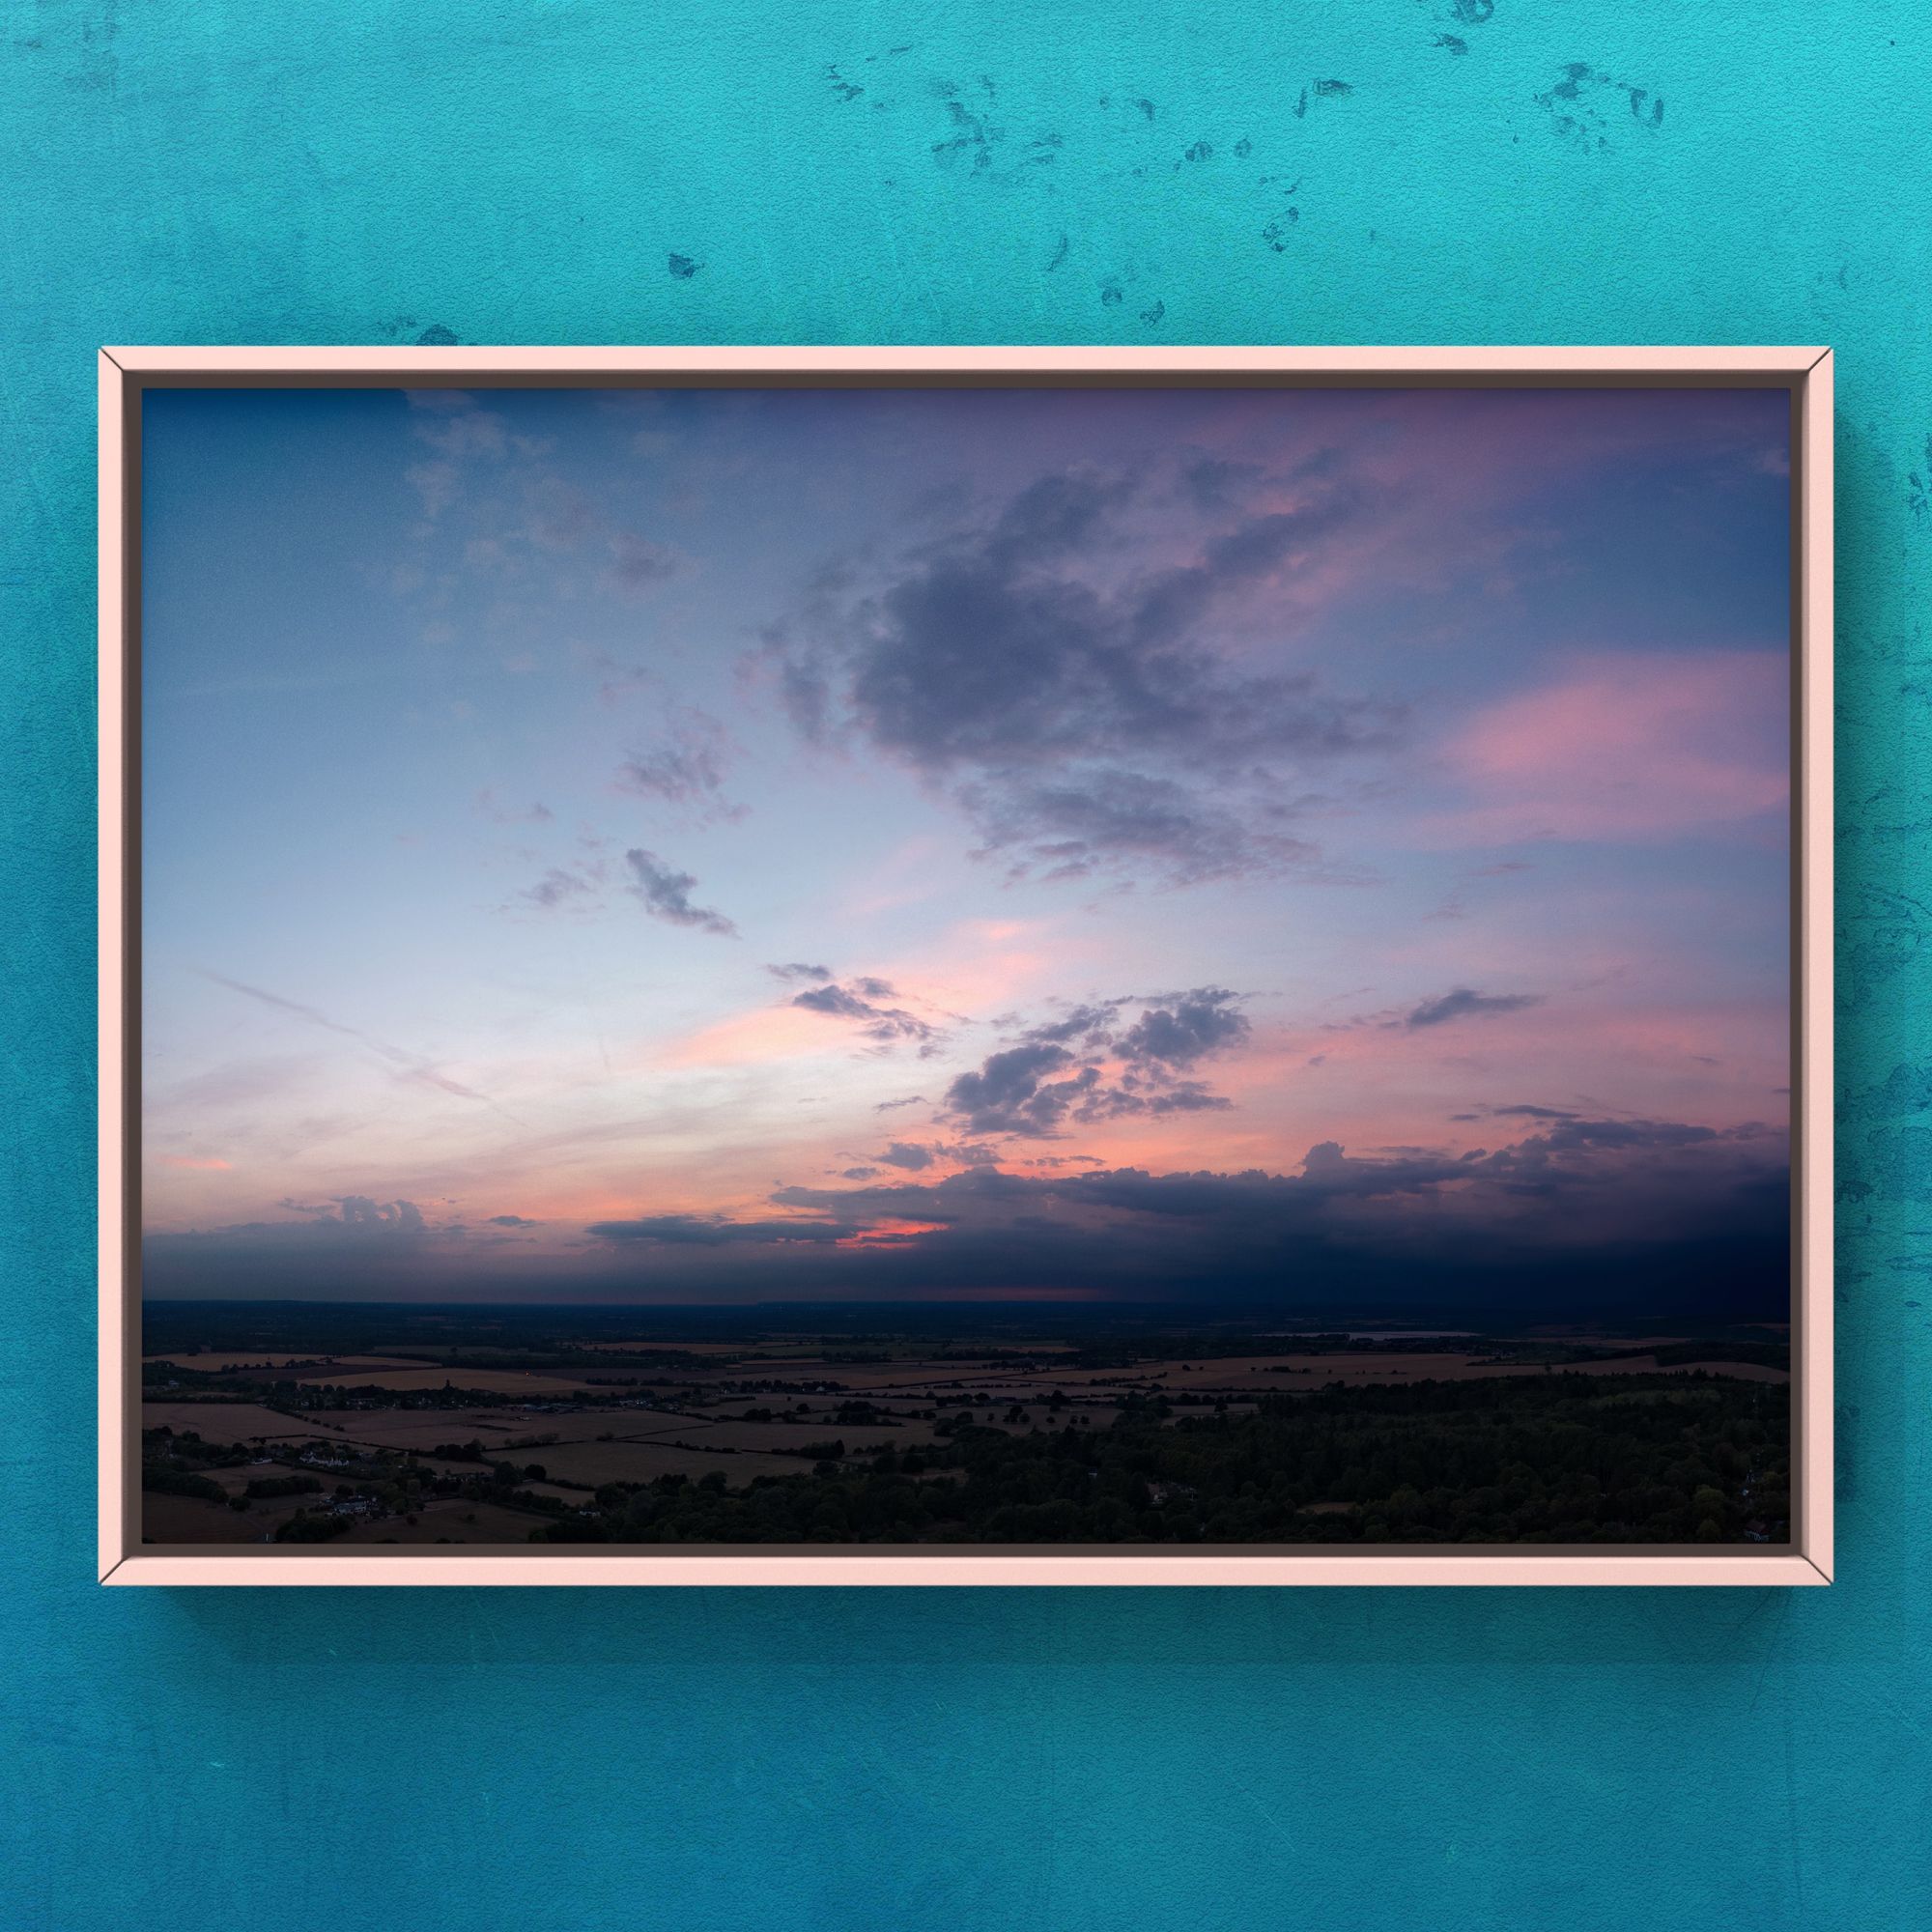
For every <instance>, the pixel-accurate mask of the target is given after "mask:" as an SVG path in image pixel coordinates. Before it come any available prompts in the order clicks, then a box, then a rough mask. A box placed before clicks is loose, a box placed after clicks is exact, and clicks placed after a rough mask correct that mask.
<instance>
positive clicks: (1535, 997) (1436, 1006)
mask: <svg viewBox="0 0 1932 1932" xmlns="http://www.w3.org/2000/svg"><path fill="white" fill-rule="evenodd" d="M1542 1004H1543V995H1542V994H1541V993H1478V992H1475V991H1474V990H1472V989H1471V988H1470V987H1468V986H1455V987H1452V988H1451V989H1450V990H1449V991H1448V992H1446V993H1441V994H1438V995H1437V996H1436V997H1435V999H1433V1000H1424V1001H1423V1003H1422V1004H1421V1005H1420V1006H1419V1007H1417V1008H1416V1009H1415V1010H1414V1011H1413V1012H1411V1013H1410V1014H1409V1015H1408V1017H1407V1018H1406V1019H1405V1020H1404V1021H1403V1022H1402V1024H1403V1025H1404V1026H1405V1027H1406V1028H1408V1029H1409V1031H1410V1032H1413V1031H1414V1030H1415V1029H1416V1028H1417V1027H1433V1026H1441V1025H1443V1024H1444V1023H1445V1022H1447V1021H1449V1020H1460V1019H1470V1018H1475V1017H1478V1016H1480V1015H1483V1014H1487V1013H1516V1012H1520V1011H1522V1009H1524V1008H1525V1007H1540V1006H1541V1005H1542Z"/></svg>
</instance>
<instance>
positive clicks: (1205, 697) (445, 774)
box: [142, 390, 1789, 1317]
mask: <svg viewBox="0 0 1932 1932" xmlns="http://www.w3.org/2000/svg"><path fill="white" fill-rule="evenodd" d="M1786 412H1787V402H1786V397H1785V396H1784V394H1783V392H1782V391H1753V390H1729V391H1712V392H1669V393H1650V392H1639V391H1629V390H1624V391H1602V392H1594V393H1592V392H1512V391H1490V392H1473V391H1472V392H1446V391H1437V392H1423V391H1387V392H1379V391H1352V392H1350V391H1333V392H1303V393H1293V392H1280V393H1274V394H1258V393H1255V392H1252V391H1140V392H1131V391H1117V392H1088V393H1080V392H1053V391H1040V392H1020V391H1006V392H971V391H952V392H947V391H898V392H892V391H881V392H811V391H789V392H783V391H757V392H753V391H744V392H735V393H734V392H688V393H677V392H655V393H628V394H619V393H591V392H577V393H565V392H554V393H544V392H512V391H494V392H492V391H483V392H478V393H476V394H474V395H459V394H452V393H448V392H433V391H432V392H421V393H417V394H414V395H408V396H406V395H403V394H399V393H396V392H391V391H384V392H366V393H360V392H349V393H329V392H326V391H316V392H299V393H287V394H277V393H266V392H255V393H248V392H238V393H222V392H218V391H199V392H196V391H185V392H177V393H166V392H161V393H155V392H150V394H149V396H148V399H147V402H146V407H145V425H144V435H143V493H144V494H143V526H144V536H143V540H144V550H143V565H142V568H143V582H142V591H143V644H144V653H145V664H144V688H143V696H142V706H143V729H144V734H145V753H144V755H145V764H144V771H143V785H144V806H145V830H144V840H145V843H144V867H145V870H144V910H143V934H144V944H145V960H144V975H143V996H144V1012H145V1023H144V1025H145V1032H144V1040H143V1049H144V1057H143V1079H144V1122H145V1124H144V1150H143V1151H144V1161H143V1169H144V1183H143V1184H144V1215H143V1218H144V1230H145V1251H146V1284H147V1289H148V1292H149V1293H152V1294H163V1295H176V1296H180V1295H185V1296H193V1295H203V1294H208V1295H265V1296H274V1295H298V1296H329V1297H341V1298H346V1299H357V1300H359V1299H380V1298H384V1297H387V1296H405V1297H410V1298H416V1299H429V1300H443V1299H490V1298H498V1299H518V1300H523V1299H555V1300H557V1301H588V1300H610V1301H627V1300H637V1301H671V1302H692V1301H705V1300H711V1299H718V1300H730V1301H745V1300H783V1299H801V1300H809V1299H826V1298H838V1297H848V1296H849V1297H855V1298H882V1299H895V1298H934V1299H944V1298H954V1297H958V1298H969V1299H971V1298H996V1297H1013V1298H1026V1297H1039V1298H1048V1299H1052V1298H1065V1297H1072V1298H1090V1299H1092V1298H1098V1299H1108V1298H1114V1297H1122V1298H1128V1299H1140V1300H1197V1301H1201V1302H1204V1303H1206V1302H1211V1301H1214V1300H1216V1299H1229V1300H1247V1301H1253V1300H1264V1301H1279V1302H1281V1303H1282V1304H1283V1305H1285V1306H1293V1305H1296V1304H1300V1305H1307V1306H1315V1305H1318V1304H1319V1305H1323V1306H1330V1307H1332V1306H1337V1305H1343V1304H1346V1303H1349V1302H1350V1301H1351V1300H1359V1301H1360V1302H1361V1303H1362V1304H1363V1305H1364V1306H1368V1305H1370V1304H1378V1305H1383V1304H1385V1305H1391V1306H1394V1305H1409V1304H1415V1305H1423V1304H1426V1303H1429V1302H1430V1301H1432V1300H1440V1301H1445V1302H1446V1301H1449V1300H1452V1299H1455V1298H1457V1297H1469V1296H1480V1295H1482V1294H1484V1293H1491V1292H1493V1293H1507V1294H1508V1295H1511V1296H1513V1297H1515V1298H1518V1299H1525V1298H1526V1299H1530V1300H1535V1301H1537V1302H1538V1303H1539V1305H1541V1306H1544V1307H1546V1308H1548V1309H1549V1310H1550V1311H1552V1314H1553V1315H1554V1316H1556V1317H1560V1315H1561V1313H1562V1311H1563V1309H1564V1308H1565V1306H1566V1305H1567V1304H1566V1297H1572V1296H1576V1295H1578V1294H1581V1293H1583V1292H1584V1290H1583V1288H1581V1287H1579V1286H1578V1284H1582V1283H1589V1284H1593V1285H1594V1286H1595V1287H1602V1286H1604V1284H1605V1282H1606V1281H1609V1280H1610V1279H1611V1277H1613V1276H1615V1275H1617V1274H1618V1273H1621V1274H1622V1275H1623V1276H1624V1277H1626V1278H1629V1279H1631V1280H1634V1281H1636V1282H1640V1283H1642V1284H1646V1285H1647V1286H1648V1288H1649V1289H1651V1290H1654V1291H1655V1292H1656V1293H1660V1294H1675V1293H1682V1294H1684V1295H1686V1296H1694V1295H1695V1294H1697V1293H1702V1292H1703V1291H1704V1289H1705V1288H1709V1289H1710V1292H1711V1293H1712V1294H1713V1295H1714V1296H1716V1297H1717V1298H1719V1299H1726V1298H1727V1299H1728V1300H1729V1301H1733V1302H1737V1303H1738V1304H1739V1305H1742V1302H1743V1301H1744V1300H1748V1299H1750V1298H1751V1297H1753V1296H1754V1297H1757V1298H1758V1299H1759V1300H1760V1301H1763V1302H1764V1303H1765V1305H1767V1306H1770V1305H1772V1304H1774V1303H1776V1302H1777V1301H1779V1300H1781V1297H1782V1294H1783V1285H1782V1273H1781V1270H1782V1268H1783V1265H1784V1238H1785V1237H1784V1216H1785V1212H1786V1208H1785V1200H1786V1185H1787V1166H1788V1154H1787V1132H1786V1122H1787V1118H1788V1108H1789V1099H1788V1094H1787V1086H1786V1083H1787V1080H1788V1077H1789V1073H1788V1056H1787V1050H1786V1037H1787V1028H1788V984H1787V947H1788V923H1787V921H1788V895H1787V885H1786V868H1787V862H1788V842H1787V826H1786V814H1787V806H1788V796H1787V793H1788V784H1787V781H1788V759H1787V751H1786V738H1787V678H1788V647H1787V632H1788V608H1787V592H1788V584H1787V577H1788V558H1787V542H1788V516H1789V506H1788V491H1789V477H1788V473H1787V470H1788V466H1787V461H1786V454H1787V419H1786ZM1774 1312H1775V1310H1774Z"/></svg>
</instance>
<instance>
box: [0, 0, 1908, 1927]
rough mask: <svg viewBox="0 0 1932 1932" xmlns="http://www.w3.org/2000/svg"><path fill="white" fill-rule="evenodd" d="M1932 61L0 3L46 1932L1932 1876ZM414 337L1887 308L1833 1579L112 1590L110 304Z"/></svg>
mask: <svg viewBox="0 0 1932 1932" xmlns="http://www.w3.org/2000/svg"><path fill="white" fill-rule="evenodd" d="M1928 76H1932V10H1928V9H1927V8H1925V7H1924V6H1923V5H1922V4H1919V0H1913V3H1912V4H1904V0H1901V4H1897V5H1889V4H1885V0H1810V4H1799V3H1798V0H1705V4H1702V5H1696V6H1689V7H1687V6H1685V5H1683V4H1682V0H1668V4H1663V3H1662V0H1625V4H1613V0H1569V3H1568V4H1556V0H1494V5H1493V8H1492V6H1491V5H1490V0H1350V4H1346V5H1341V4H1332V5H1325V6H1324V5H1318V4H1315V0H1288V3H1287V4H1279V0H1269V3H1267V4H1264V0H1252V4H1244V5H1226V4H1214V0H1186V4H1168V0H1141V4H1138V5H1133V6H1125V5H1112V6H1098V5H1079V4H1062V5H1042V6H1035V7H1027V6H1024V5H1013V4H1007V5H1003V6H999V7H991V6H985V5H979V4H971V0H952V4H949V5H937V4H933V0H909V3H908V4H903V5H898V6H889V5H885V4H867V0H842V4H838V5H814V4H810V0H788V4H779V3H778V0H762V4H757V5H744V6H737V7H726V6H721V5H710V6H702V5H698V6H690V7H687V8H683V9H677V10H672V9H658V8H643V7H629V8H625V7H619V6H615V5H610V4H600V5H590V4H571V0H547V3H546V4H528V5H512V4H509V0H464V4H458V3H457V0H413V4H404V0H338V4H335V5H332V6H314V5H301V4H298V0H297V4H288V5H280V6H263V5H259V4H251V5H245V6H244V5H240V4H235V0H200V4H196V5H185V4H182V0H147V4H144V5H141V6H132V5H125V4H124V5H114V4H102V0H94V3H93V4H89V5H85V6H80V5H69V4H59V0H43V4H40V5H34V4H31V3H30V0H16V4H14V5H13V6H10V7H9V8H7V9H6V11H5V15H4V19H0V152H3V153H4V156H5V166H4V169H0V343H4V367H3V368H0V553H4V554H0V907H4V910H5V919H4V925H0V933H4V945H0V986H4V1008H0V1012H3V1013H4V1019H5V1026H4V1032H0V1135H4V1145H0V1291H4V1292H3V1293H0V1321H4V1323H5V1338H4V1348H0V1377H4V1379H5V1390H4V1394H5V1400H4V1404H0V1416H4V1418H5V1422H6V1427H5V1430H4V1432H0V1509H3V1510H4V1536H5V1549H6V1556H5V1559H4V1561H0V1925H4V1926H5V1927H6V1928H8V1932H12V1928H14V1927H15V1926H18V1927H49V1928H60V1932H71V1928H83V1932H91V1928H96V1927H102V1928H104V1927H110V1926H113V1927H120V1926H124V1925H127V1926H136V1927H139V1928H141V1932H176V1928H182V1932H187V1928H197V1932H198V1929H199V1928H229V1927H236V1928H247V1929H248V1932H268V1928H275V1927H281V1926H294V1925H297V1924H300V1925H301V1926H303V1927H305V1928H310V1932H338V1929H339V1928H340V1929H341V1932H347V1928H360V1927H369V1928H372V1932H373V1929H374V1928H383V1932H415V1928H435V1932H443V1928H459V1929H460V1932H496V1928H499V1927H500V1928H503V1929H504V1932H552V1928H555V1932H600V1929H601V1928H605V1927H624V1928H632V1927H638V1926H657V1925H663V1926H666V1927H674V1928H676V1932H708V1928H713V1927H720V1928H723V1927H730V1928H739V1927H745V1926H755V1925H760V1924H765V1923H774V1924H781V1925H785V1926H790V1927H798V1928H828V1932H867V1928H872V1927H878V1928H881V1932H917V1929H918V1928H923V1927H928V1926H944V1927H947V1928H949V1932H960V1929H961V1928H979V1927H982V1926H1005V1925H1012V1924H1024V1925H1028V1926H1035V1927H1040V1928H1051V1932H1062V1928H1067V1932H1079V1929H1080V1928H1088V1927H1107V1928H1110V1932H1111V1928H1117V1927H1121V1926H1126V1925H1133V1926H1151V1927H1166V1926H1173V1927H1184V1928H1189V1932H1197V1929H1202V1932H1205V1928H1216V1927H1224V1926H1225V1927H1242V1928H1249V1927H1253V1926H1257V1925H1277V1924H1292V1925H1295V1926H1306V1927H1312V1928H1340V1927H1383V1926H1388V1927H1404V1928H1410V1927H1419V1928H1426V1932H1438V1928H1462V1927H1470V1928H1492V1927H1506V1928H1518V1927H1520V1928H1526V1932H1528V1929H1530V1928H1533V1932H1569V1928H1573V1927H1604V1928H1619V1929H1621V1928H1626V1927H1634V1926H1640V1927H1644V1928H1646V1932H1651V1928H1675V1927H1687V1928H1690V1927H1696V1928H1700V1932H1701V1928H1708V1927H1724V1928H1735V1927H1764V1926H1779V1927H1782V1926H1791V1927H1804V1928H1806V1932H1827V1928H1838V1927H1844V1928H1854V1927H1856V1928H1859V1932H1881V1929H1882V1928H1888V1927H1901V1928H1902V1927H1913V1928H1915V1932H1916V1928H1919V1927H1922V1926H1924V1925H1925V1924H1926V1923H1927V1922H1928V1919H1932V1886H1928V1880H1932V1697H1928V1694H1927V1693H1928V1658H1932V1649H1928V1644H1932V1601H1928V1596H1929V1595H1932V1593H1928V1582H1932V1577H1929V1576H1928V1562H1927V1555H1926V1548H1927V1536H1928V1531H1932V1507H1929V1506H1928V1497H1927V1484H1928V1477H1932V1425H1928V1419H1927V1413H1926V1408H1927V1368H1928V1360H1929V1359H1932V1347H1928V1326H1932V1318H1928V1315H1927V1312H1926V1308H1925V1306H1924V1304H1925V1303H1928V1302H1932V1282H1928V1281H1927V1279H1926V1277H1927V1276H1928V1274H1932V1111H1928V1110H1932V1014H1928V1005H1927V997H1926V996H1927V992H1928V986H1932V960H1928V959H1926V958H1921V950H1922V949H1923V947H1924V944H1925V941H1926V937H1927V934H1928V932H1932V859H1928V857H1927V856H1926V839H1927V834H1928V831H1932V757H1928V753H1932V728H1928V721H1932V707H1929V706H1928V693H1932V643H1928V640H1927V638H1926V636H1925V628H1926V611H1927V598H1928V593H1932V384H1928V373H1932V371H1929V369H1928V365H1932V333H1928V303H1927V292H1928V289H1932V259H1928V257H1932V163H1928V155H1932V141H1928V116H1927V111H1926V102H1927V98H1928V91H1929V89H1928ZM1334 82H1340V83H1344V85H1343V86H1342V87H1335V86H1326V87H1324V86H1323V85H1321V84H1322V83H1334ZM1637 89H1641V90H1642V95H1641V97H1640V99H1639V98H1638V97H1637V95H1636V94H1635V90H1637ZM1660 102H1661V103H1662V116H1661V118H1659V115H1658V113H1657V111H1656V105H1655V104H1656V103H1660ZM1296 184H1298V185H1296ZM1291 209H1292V210H1293V211H1294V213H1293V214H1291V213H1290V211H1291ZM677 257H683V258H684V260H685V265H686V266H687V267H688V268H689V267H691V265H696V266H695V268H694V269H692V271H691V272H689V273H684V274H679V273H675V272H673V271H672V264H673V260H674V258H677ZM425 338H427V339H431V340H441V341H447V340H450V339H451V338H454V339H457V340H460V341H463V342H467V343H469V342H481V343H492V342H503V343H545V342H557V343H610V342H618V343H640V342H652V341H667V342H706V341H715V342H756V341H771V342H815V341H816V342H871V341H905V342H935V343H943V342H1014V343H1025V342H1065V343H1081V342H1100V343H1122V342H1124V343H1136V344H1147V343H1152V344H1159V343H1197V342H1198V343H1238V342H1261V343H1270V342H1282V343H1293V342H1311V343H1415V342H1421V343H1432V342H1537V341H1549V342H1719V343H1729V342H1822V343H1831V344H1833V345H1834V346H1835V347H1836V349H1837V351H1838V384H1839V396H1840V415H1839V422H1838V444H1837V453H1838V476H1839V487H1840V496H1839V532H1840V534H1839V569H1840V577H1839V582H1840V586H1841V603H1840V645H1839V651H1840V655H1839V665H1840V690H1841V729H1840V733H1839V745H1840V759H1841V763H1840V772H1841V783H1840V788H1839V812H1840V815H1841V821H1842V831H1841V837H1840V847H1841V849H1840V866H1841V878H1842V882H1843V885H1842V894H1841V914H1842V937H1841V944H1840V951H1839V964H1840V972H1841V975H1842V980H1843V1015H1842V1020H1841V1025H1842V1034H1841V1040H1842V1050H1841V1073H1840V1081H1839V1109H1840V1113H1839V1121H1840V1159H1841V1162H1842V1166H1843V1170H1844V1173H1845V1175H1846V1178H1847V1179H1848V1181H1849V1183H1850V1185H1849V1189H1848V1199H1847V1201H1846V1203H1845V1206H1844V1208H1843V1221H1842V1226H1843V1238H1842V1241H1841V1258H1842V1259H1841V1274H1840V1284H1841V1288H1840V1295H1839V1301H1840V1308H1839V1322H1840V1337H1841V1340H1840V1345H1839V1353H1838V1371H1839V1387H1840V1392H1841V1404H1842V1407H1841V1414H1840V1456H1841V1469H1842V1479H1841V1497H1842V1501H1841V1518H1840V1522H1841V1530H1840V1544H1839V1550H1840V1562H1839V1574H1840V1577H1841V1578H1842V1580H1841V1581H1840V1582H1838V1583H1837V1584H1836V1585H1835V1586H1833V1588H1832V1589H1830V1590H1829V1591H1810V1592H1793V1593H1780V1592H1777V1591H1772V1590H1764V1591H1744V1590H1739V1591H1711V1592H1705V1593H1696V1592H1690V1593H1671V1592H1665V1591H1656V1592H1652V1591H1628V1592H1597V1593H1580V1592H1579V1593H1571V1592H1563V1591H1548V1592H1520V1593H1513V1592H1509V1591H1502V1590H1496V1591H1475V1590H1472V1591H1449V1592H1440V1593H1435V1592H1389V1593H1386V1594H1377V1593H1374V1592H1368V1591H1346V1592H1342V1591H1337V1592H1328V1591H1308V1592H1303V1593H1293V1592H1285V1593H1278V1594H1269V1593H1262V1592H1254V1593H1234V1592H1228V1593H1220V1592H1201V1593H1191V1592H1173V1593H1166V1594H1163V1593H1155V1592H1123V1593H1118V1594H1106V1593H1079V1592H1070V1591H1069V1592H1060V1593H1047V1592H1041V1593H1038V1594H1022V1593H1012V1594H1005V1595H1002V1594H995V1593H960V1594H947V1593H940V1592H933V1593H929V1594H923V1593H916V1592H908V1593H877V1594H872V1593H860V1592H854V1593H849V1594H843V1595H840V1594H833V1593H822V1594H821V1593H810V1594H808V1593H796V1594H794V1593H771V1594H764V1595H759V1594H753V1593H744V1594H737V1595H732V1594H727V1593H706V1594H698V1593H666V1594H663V1595H653V1594H650V1593H646V1592H636V1593H632V1592H618V1591H608V1592H586V1593H582V1594H579V1593H576V1592H572V1591H567V1590H529V1591H494V1592H493V1591H474V1592H467V1591H466V1592H456V1591H451V1592H435V1593H422V1594H412V1593H408V1592H393V1593H384V1592H354V1591H344V1592H328V1591H289V1592H273V1591H262V1592H248V1591H236V1592H207V1593H203V1594H195V1593H193V1592H176V1593H166V1592H158V1591H156V1592H136V1591H121V1592H107V1591H102V1590H100V1589H98V1588H97V1587H96V1586H95V1585H94V1583H93V1581H92V1576H93V1556H92V1535H93V1530H92V1510H93V1490H92V1483H93V1477H92V1457H93V1411H92V1404H93V1344H94V1317H93V1284H92V1276H91V1269H92V1252H91V1247H92V1219H93V1212H94V1208H93V1202H92V1197H91V1189H92V1185H93V1162H92V1156H91V1137H92V1133H93V1126H92V1108H93V1077H92V1055H93V1015H92V998H93V991H92V973H93V930H92V922H93V907H92V897H91V894H92V885H91V870H90V868H91V866H92V848H93V816H92V814H93V803H92V787H93V782H94V777H93V728H94V721H93V712H92V705H93V667H92V653H93V623H94V587H93V572H94V554H93V544H94V510H93V489H94V476H93V465H94V426H93V411H94V390H93V383H94V364H93V354H94V350H95V348H96V346H97V345H99V344H100V343H102V342H115V341H130V342H251V341H260V342H329V343H394V342H414V341H417V340H420V339H425Z"/></svg>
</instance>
